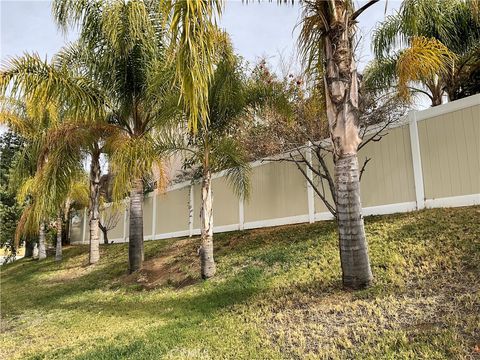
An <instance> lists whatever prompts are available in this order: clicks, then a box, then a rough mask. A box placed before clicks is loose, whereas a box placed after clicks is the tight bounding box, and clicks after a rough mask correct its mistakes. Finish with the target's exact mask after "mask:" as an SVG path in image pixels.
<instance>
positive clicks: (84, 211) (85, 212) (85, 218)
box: [82, 208, 87, 244]
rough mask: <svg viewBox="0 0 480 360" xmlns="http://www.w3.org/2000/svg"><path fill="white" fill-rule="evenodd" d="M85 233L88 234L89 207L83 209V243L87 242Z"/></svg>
mask: <svg viewBox="0 0 480 360" xmlns="http://www.w3.org/2000/svg"><path fill="white" fill-rule="evenodd" d="M85 235H87V208H85V209H83V234H82V244H85V242H86V240H85Z"/></svg>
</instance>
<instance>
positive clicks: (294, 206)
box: [71, 94, 480, 243]
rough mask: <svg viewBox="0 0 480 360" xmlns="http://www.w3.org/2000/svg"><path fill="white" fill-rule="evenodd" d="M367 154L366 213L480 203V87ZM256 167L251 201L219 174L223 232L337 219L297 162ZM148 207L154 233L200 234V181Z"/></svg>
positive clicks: (393, 133) (79, 225)
mask: <svg viewBox="0 0 480 360" xmlns="http://www.w3.org/2000/svg"><path fill="white" fill-rule="evenodd" d="M309 155H310V154H308V153H307V156H309ZM366 157H369V158H372V160H371V161H370V162H369V163H368V166H367V168H366V171H365V173H364V174H363V177H362V181H361V193H362V204H363V207H364V209H363V214H364V215H372V214H391V213H396V212H407V211H413V210H416V209H423V208H425V207H427V208H432V207H449V206H466V205H477V204H480V94H478V95H474V96H470V97H468V98H465V99H462V100H457V101H454V102H451V103H448V104H444V105H441V106H437V107H434V108H430V109H427V110H423V111H412V112H410V113H409V115H408V116H407V117H406V118H405V119H403V121H401V122H399V123H397V124H395V125H393V126H392V127H390V128H389V129H388V135H387V136H385V137H384V138H383V139H382V140H381V141H380V142H370V143H369V144H368V145H367V146H365V147H364V148H363V149H362V150H361V151H360V152H359V161H360V162H363V160H364V159H365V158H366ZM330 161H331V160H330ZM329 165H330V166H331V167H332V168H333V164H332V163H331V162H330V164H329ZM252 168H253V169H252V178H251V181H252V193H251V196H250V198H249V200H248V201H246V200H244V199H238V198H237V197H236V196H235V195H234V194H233V192H232V191H231V189H230V188H229V186H228V184H227V183H226V181H225V178H224V176H223V173H219V174H215V175H214V176H213V177H214V179H213V194H214V224H215V228H214V231H215V232H224V231H232V230H243V229H252V228H259V227H267V226H275V225H283V224H294V223H302V222H314V221H318V220H325V219H331V215H330V213H329V212H328V211H327V209H326V208H325V206H324V205H323V203H322V201H321V200H320V199H319V198H318V197H317V196H316V194H315V193H314V191H313V189H312V188H311V187H310V185H309V184H308V182H307V181H306V179H305V178H304V177H303V176H302V174H301V173H300V172H299V171H298V169H297V168H296V166H295V164H292V163H286V162H268V161H263V162H262V161H256V162H254V163H252ZM310 175H311V174H310ZM143 210H144V224H143V225H144V236H145V239H146V240H157V239H165V238H171V237H180V236H189V235H195V234H199V233H200V228H199V227H200V221H199V220H200V219H199V214H200V185H199V184H195V185H191V184H190V182H184V183H181V184H176V185H173V186H171V187H169V188H168V189H167V191H166V192H164V193H163V192H158V191H155V192H153V193H150V194H148V195H147V196H146V197H145V201H144V209H143ZM112 211H120V212H122V213H121V215H120V216H119V217H118V223H117V225H116V226H115V228H114V229H112V230H110V231H109V235H108V237H109V240H110V241H114V242H125V241H128V220H129V218H128V208H126V207H115V208H114V207H112V206H107V207H106V208H105V209H104V210H103V211H102V217H103V218H104V219H105V218H106V217H108V216H110V213H111V212H112ZM87 215H88V214H87V211H86V210H84V211H81V212H79V213H78V214H77V215H75V216H74V218H73V219H72V224H71V225H72V226H71V239H72V243H88V218H87Z"/></svg>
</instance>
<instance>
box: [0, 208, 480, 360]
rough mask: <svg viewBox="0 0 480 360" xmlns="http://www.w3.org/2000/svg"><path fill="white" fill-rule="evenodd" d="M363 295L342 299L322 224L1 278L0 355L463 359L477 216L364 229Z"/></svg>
mask: <svg viewBox="0 0 480 360" xmlns="http://www.w3.org/2000/svg"><path fill="white" fill-rule="evenodd" d="M366 231H367V236H368V240H369V247H370V254H371V261H372V269H373V272H374V276H375V283H374V285H373V286H372V287H371V288H369V289H367V290H364V291H359V292H348V291H344V290H343V289H342V288H341V282H340V277H341V273H340V265H339V257H338V248H337V235H336V229H335V224H334V223H333V222H321V223H316V224H311V225H303V224H302V225H295V226H283V227H276V228H268V229H260V230H252V231H244V232H232V233H227V234H218V235H215V247H216V248H215V251H216V253H215V254H216V260H217V267H218V276H217V277H216V278H215V279H212V280H210V281H207V282H204V281H201V280H200V279H199V276H198V274H199V268H198V258H197V257H196V250H197V247H198V238H193V239H181V240H166V241H153V242H146V243H145V256H146V263H145V269H144V270H143V271H142V272H141V273H139V274H135V275H127V274H126V267H127V262H126V259H127V246H126V244H121V245H109V246H104V247H102V248H101V260H100V263H99V264H97V265H95V266H88V265H86V264H87V258H88V254H87V250H88V249H87V247H84V246H78V247H70V248H67V249H65V251H64V260H63V261H62V262H61V263H60V264H56V263H55V262H54V261H53V259H48V260H47V261H44V262H38V261H32V260H20V261H18V262H16V263H14V264H10V265H6V266H2V268H1V272H2V274H1V275H2V277H1V305H2V309H1V310H2V339H1V344H0V350H1V352H2V354H3V356H4V357H5V358H12V359H16V358H18V359H42V358H48V359H73V358H74V359H318V358H326V359H330V358H332V359H337V358H338V359H351V358H358V359H419V358H422V359H455V358H458V359H468V358H475V357H477V356H479V355H480V329H479V328H480V327H479V324H480V208H479V207H468V208H458V209H437V210H425V211H421V212H416V213H408V214H400V215H392V216H382V217H369V218H367V219H366Z"/></svg>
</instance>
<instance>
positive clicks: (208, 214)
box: [199, 170, 216, 279]
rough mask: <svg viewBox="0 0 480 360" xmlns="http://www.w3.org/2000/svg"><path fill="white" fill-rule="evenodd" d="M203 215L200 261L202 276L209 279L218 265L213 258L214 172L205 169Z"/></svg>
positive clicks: (201, 215) (201, 214)
mask: <svg viewBox="0 0 480 360" xmlns="http://www.w3.org/2000/svg"><path fill="white" fill-rule="evenodd" d="M200 217H201V224H202V225H201V226H202V229H201V245H200V253H199V255H200V263H201V271H202V278H203V279H208V278H211V277H212V276H214V275H215V271H216V266H215V260H214V258H213V198H212V174H211V172H210V170H205V171H204V173H203V179H202V209H201V213H200Z"/></svg>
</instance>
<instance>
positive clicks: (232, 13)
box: [0, 0, 401, 70]
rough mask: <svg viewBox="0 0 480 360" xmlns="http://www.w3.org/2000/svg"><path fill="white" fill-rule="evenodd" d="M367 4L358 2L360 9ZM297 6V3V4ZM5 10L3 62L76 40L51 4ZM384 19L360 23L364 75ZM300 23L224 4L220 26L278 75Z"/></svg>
mask: <svg viewBox="0 0 480 360" xmlns="http://www.w3.org/2000/svg"><path fill="white" fill-rule="evenodd" d="M364 2H365V1H357V5H361V4H363V3H364ZM297 3H298V2H297ZM400 3H401V1H399V0H397V1H395V0H389V1H388V8H387V14H388V13H391V12H392V11H393V10H395V9H398V7H399V6H400ZM0 4H1V29H0V30H1V31H0V33H1V39H0V40H1V44H0V45H1V47H0V52H1V59H2V60H5V59H6V58H8V57H9V56H14V55H21V54H22V53H23V52H25V51H28V52H37V53H39V54H40V55H41V56H42V57H44V56H48V57H51V56H52V55H53V54H54V53H55V52H57V51H58V50H59V49H60V48H61V47H62V45H63V44H65V43H66V42H68V41H71V40H74V39H75V37H76V34H68V35H67V36H64V35H63V34H61V33H60V32H59V31H58V30H57V28H56V26H55V24H54V23H53V20H52V17H51V13H50V1H46V0H16V1H14V0H0ZM384 17H385V2H383V1H381V2H380V3H377V4H375V5H373V6H372V7H371V8H370V9H369V10H368V11H366V12H364V13H363V14H362V16H361V17H360V19H359V20H360V33H361V36H362V40H361V44H360V46H359V49H358V50H359V51H358V53H359V59H360V69H361V68H363V67H364V66H365V64H366V63H367V62H368V60H369V59H370V58H371V49H370V48H371V46H370V39H371V30H372V28H373V27H374V26H375V24H376V23H377V22H378V21H382V20H383V19H384ZM299 19H300V9H299V6H298V5H294V6H292V5H288V6H287V5H282V6H279V5H277V4H276V1H273V2H268V1H263V2H260V3H258V2H251V3H250V4H248V5H245V4H243V3H242V1H240V0H238V1H236V0H230V1H226V6H225V11H224V14H223V17H222V19H221V26H222V27H223V28H225V29H226V30H227V31H228V32H229V33H230V35H231V37H232V40H233V44H234V46H235V49H236V51H237V52H238V53H239V54H240V55H242V56H243V57H244V58H245V59H246V60H248V61H249V62H252V63H254V62H256V61H258V59H259V58H260V57H266V58H267V59H268V60H269V62H270V63H271V64H272V65H273V66H275V67H276V68H277V70H280V68H281V66H280V60H279V59H280V54H281V57H283V58H284V60H285V61H286V62H287V63H290V62H292V59H293V61H295V57H294V56H295V43H296V38H297V34H298V31H295V30H294V29H295V25H296V24H298V21H299Z"/></svg>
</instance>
